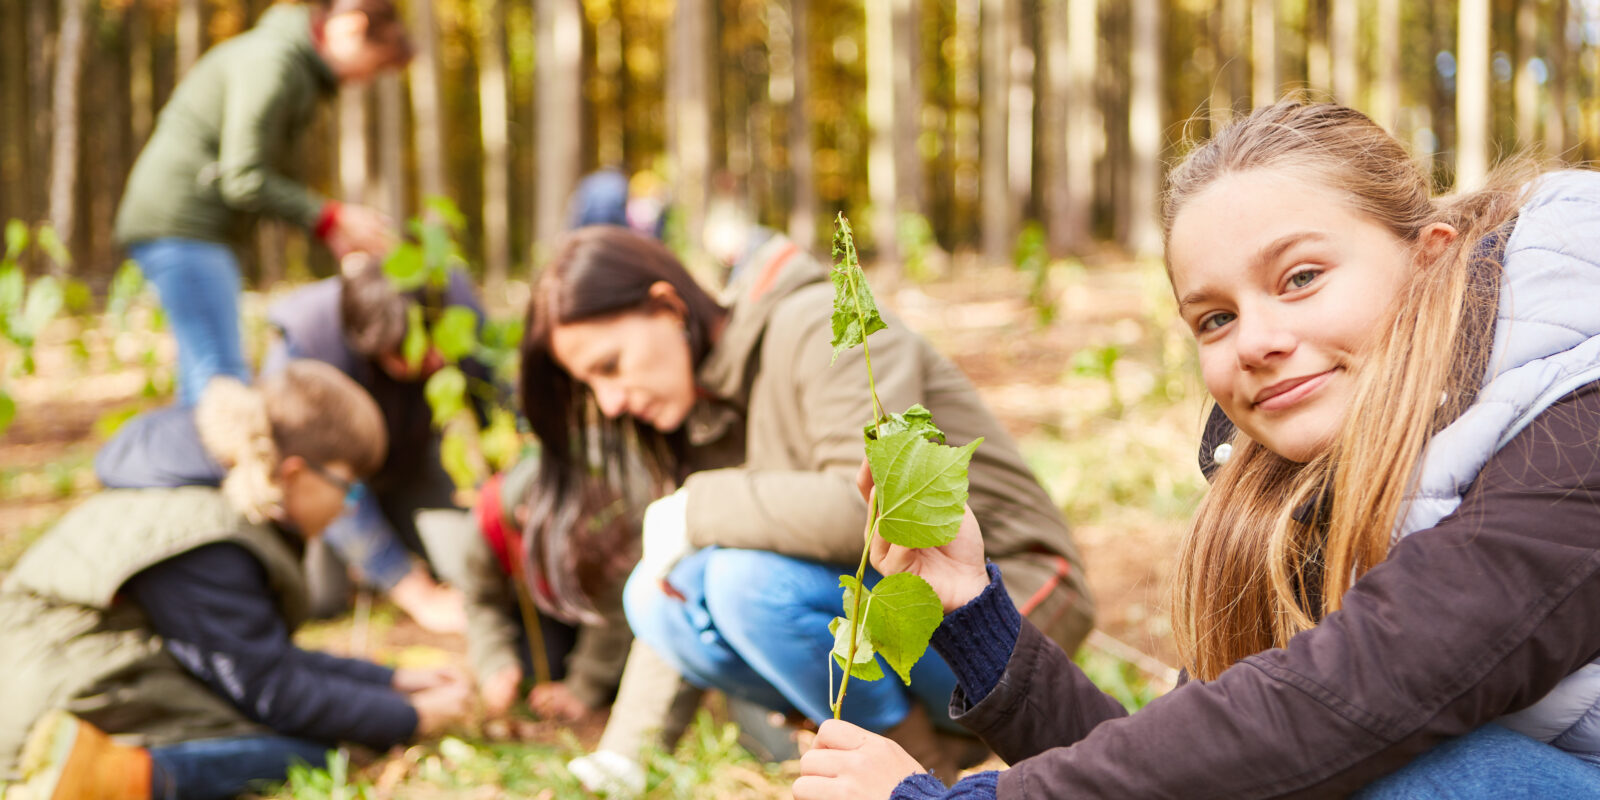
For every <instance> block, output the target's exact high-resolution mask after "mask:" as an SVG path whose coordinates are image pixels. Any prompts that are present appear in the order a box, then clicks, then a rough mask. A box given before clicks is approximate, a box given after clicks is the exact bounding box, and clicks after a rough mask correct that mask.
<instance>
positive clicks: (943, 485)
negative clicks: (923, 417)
mask: <svg viewBox="0 0 1600 800" xmlns="http://www.w3.org/2000/svg"><path fill="white" fill-rule="evenodd" d="M982 442H983V439H981V438H980V439H978V440H977V441H974V442H972V443H971V444H968V445H966V446H965V447H950V446H948V445H942V444H934V443H932V442H930V441H928V440H927V439H924V438H923V437H922V435H921V434H920V433H917V432H915V431H906V432H904V433H897V434H895V435H893V436H885V437H883V438H880V439H878V440H876V441H871V442H867V462H868V464H869V465H870V466H871V468H872V480H873V483H874V484H875V485H876V486H877V487H878V508H879V512H880V516H881V519H880V521H879V523H878V535H880V536H882V537H883V538H885V539H887V540H889V541H890V542H892V543H894V544H897V545H900V546H902V547H937V546H939V545H943V544H949V543H950V542H952V541H954V540H955V538H956V532H957V531H959V530H960V529H961V515H962V509H963V508H964V507H965V506H966V504H967V464H968V462H970V461H971V460H972V453H973V451H974V450H976V449H977V448H978V445H979V444H981V443H982Z"/></svg>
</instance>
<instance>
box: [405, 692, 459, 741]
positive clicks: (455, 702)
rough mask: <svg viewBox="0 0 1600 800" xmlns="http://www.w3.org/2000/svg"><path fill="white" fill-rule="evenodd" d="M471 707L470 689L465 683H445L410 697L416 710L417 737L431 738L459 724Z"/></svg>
mask: <svg viewBox="0 0 1600 800" xmlns="http://www.w3.org/2000/svg"><path fill="white" fill-rule="evenodd" d="M471 706H472V688H471V687H470V686H468V685H467V682H466V681H459V682H452V683H446V684H443V685H441V686H435V687H433V688H431V689H423V690H421V691H419V692H416V693H414V694H412V695H411V707H412V708H414V709H416V710H417V735H419V736H433V735H435V734H438V733H440V732H442V731H444V730H446V729H448V728H449V727H451V726H452V725H455V724H457V723H459V722H461V721H462V720H463V719H464V718H465V717H466V715H467V711H468V709H470V708H471Z"/></svg>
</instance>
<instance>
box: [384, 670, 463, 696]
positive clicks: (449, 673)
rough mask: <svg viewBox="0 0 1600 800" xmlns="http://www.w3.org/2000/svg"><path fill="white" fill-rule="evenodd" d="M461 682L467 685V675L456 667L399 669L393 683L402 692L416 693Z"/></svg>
mask: <svg viewBox="0 0 1600 800" xmlns="http://www.w3.org/2000/svg"><path fill="white" fill-rule="evenodd" d="M456 684H459V685H461V686H466V685H467V676H466V675H465V674H464V673H462V672H461V670H459V669H456V668H455V667H435V668H432V669H397V670H395V671H394V680H393V681H391V685H392V686H394V690H395V691H397V692H400V693H401V694H416V693H417V692H421V691H426V690H428V689H437V688H439V687H441V686H450V685H456Z"/></svg>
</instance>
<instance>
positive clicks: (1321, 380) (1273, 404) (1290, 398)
mask: <svg viewBox="0 0 1600 800" xmlns="http://www.w3.org/2000/svg"><path fill="white" fill-rule="evenodd" d="M1336 371H1337V369H1330V370H1328V371H1327V372H1323V373H1319V374H1317V375H1312V376H1311V377H1309V378H1306V379H1305V380H1303V381H1301V382H1299V383H1297V384H1295V385H1293V386H1291V387H1289V388H1288V389H1285V390H1284V391H1281V392H1278V393H1277V394H1274V395H1271V396H1269V397H1267V399H1265V400H1262V401H1261V402H1259V403H1256V404H1255V407H1256V408H1258V409H1261V410H1262V411H1280V410H1282V409H1285V408H1289V407H1290V406H1293V405H1295V404H1297V403H1299V402H1300V401H1302V400H1304V399H1306V398H1307V397H1310V396H1311V395H1312V393H1314V392H1316V391H1317V390H1318V389H1320V388H1322V385H1323V384H1325V383H1327V382H1328V378H1330V377H1332V376H1333V373H1334V372H1336Z"/></svg>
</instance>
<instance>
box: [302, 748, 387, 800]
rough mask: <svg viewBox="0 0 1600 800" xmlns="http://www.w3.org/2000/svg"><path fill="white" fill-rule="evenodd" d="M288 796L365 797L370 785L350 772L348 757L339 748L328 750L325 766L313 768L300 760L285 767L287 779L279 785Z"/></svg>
mask: <svg viewBox="0 0 1600 800" xmlns="http://www.w3.org/2000/svg"><path fill="white" fill-rule="evenodd" d="M283 789H284V792H285V793H286V794H288V796H290V797H295V798H303V799H304V800H367V798H369V797H371V796H372V795H371V793H370V790H371V784H369V783H367V782H366V781H363V780H360V779H359V778H355V779H352V776H351V775H350V756H349V755H347V754H346V753H345V752H344V751H342V750H330V751H328V766H327V768H326V769H317V768H315V767H312V766H310V765H308V764H306V763H304V762H297V763H295V764H292V765H290V767H289V780H288V781H287V782H286V783H284V785H283Z"/></svg>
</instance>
